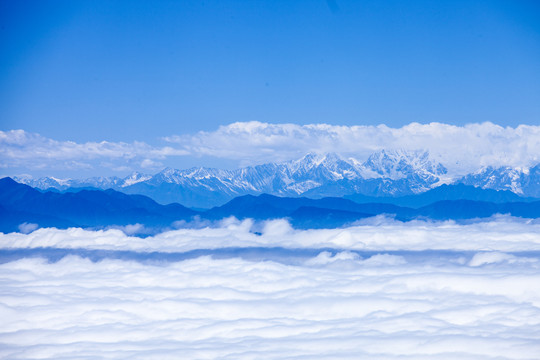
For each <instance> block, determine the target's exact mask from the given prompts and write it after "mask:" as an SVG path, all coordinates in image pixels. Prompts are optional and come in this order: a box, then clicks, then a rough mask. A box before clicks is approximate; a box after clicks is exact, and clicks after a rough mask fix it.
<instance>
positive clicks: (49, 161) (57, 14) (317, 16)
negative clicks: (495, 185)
mask: <svg viewBox="0 0 540 360" xmlns="http://www.w3.org/2000/svg"><path fill="white" fill-rule="evenodd" d="M0 49H1V52H2V56H1V57H0V131H2V134H0V159H2V162H3V164H4V165H3V166H0V172H3V173H4V174H12V173H35V174H37V173H38V168H39V169H40V174H41V175H45V174H52V173H57V174H74V173H75V174H78V171H80V170H81V169H86V171H87V172H88V174H90V173H91V172H93V173H95V174H98V173H100V172H101V173H103V174H104V173H109V174H111V173H118V172H124V173H125V172H127V171H131V170H136V169H139V170H144V169H147V170H148V171H157V170H158V169H160V167H162V166H166V165H169V166H173V167H186V166H194V165H210V166H218V167H235V166H239V165H246V164H252V163H260V162H264V161H268V160H272V159H279V160H283V159H284V158H285V157H286V156H300V155H301V153H302V152H304V151H308V150H309V151H312V150H313V149H312V147H313V146H311V148H310V145H309V144H310V141H311V140H309V141H308V140H306V139H311V138H312V136H314V135H313V134H312V132H314V133H317V134H320V133H321V132H320V131H319V130H317V129H316V130H313V129H312V128H298V129H300V130H298V129H296V130H291V129H290V128H287V127H274V126H272V125H268V126H267V125H265V124H287V123H288V124H295V125H298V126H302V125H306V124H322V123H325V124H330V125H333V126H337V125H343V126H348V127H351V126H355V125H361V126H364V125H366V126H378V125H380V124H386V125H387V126H389V127H390V128H395V129H401V130H400V131H399V134H401V135H396V136H397V138H400V136H402V135H403V134H412V135H415V133H414V131H413V132H411V129H413V130H414V129H417V128H415V127H414V126H413V127H410V128H406V129H403V127H404V126H407V125H408V124H411V123H413V122H418V123H421V124H429V123H431V122H439V123H445V124H450V125H455V126H459V127H460V130H459V131H465V133H467V135H465V136H464V137H463V138H464V139H465V138H466V139H469V140H470V141H474V139H476V138H478V137H485V138H486V139H488V138H489V139H495V140H496V141H498V140H497V139H499V140H500V139H504V141H505V143H507V144H514V143H515V140H516V138H517V139H518V140H520V139H522V140H523V141H522V142H523V143H527V144H529V145H526V146H525V147H522V146H519V145H517V148H518V149H519V151H517V152H515V153H512V154H511V155H509V156H510V157H511V156H513V157H515V158H523V159H527V161H529V160H531V158H534V159H533V160H535V161H536V158H537V157H534V156H532V157H531V154H532V155H534V154H535V151H536V149H537V147H536V145H538V143H539V142H538V138H539V135H538V132H537V130H538V129H536V128H534V129H532V130H531V129H529V130H527V131H525V133H526V134H527V135H526V136H525V135H523V132H521V131H516V132H508V131H506V133H505V134H503V135H501V134H500V133H501V132H504V131H505V130H504V129H501V128H493V127H492V126H485V127H484V128H482V129H480V130H479V129H478V128H472V129H471V128H469V129H468V130H467V129H465V128H463V126H465V125H466V124H471V123H478V124H481V123H484V122H491V123H493V124H496V125H500V126H502V127H506V126H511V127H516V126H518V125H519V124H526V125H537V124H538V123H539V119H540V3H538V2H537V1H496V0H490V1H343V0H328V1H204V2H203V1H152V2H151V1H46V2H45V1H0ZM237 122H239V123H240V124H241V125H240V126H232V127H227V126H228V125H229V124H233V123H237ZM253 122H256V123H253ZM220 126H225V128H223V129H221V130H220V129H219V127H220ZM15 129H21V130H23V131H24V132H23V133H20V132H10V133H8V131H10V130H15ZM254 129H255V130H254ZM423 129H424V130H425V131H432V130H433V131H434V132H433V133H432V135H433V134H436V133H437V132H438V131H448V129H446V130H442V129H445V128H444V127H435V128H434V127H429V126H426V127H425V128H423ZM312 130H313V131H312ZM364 130H365V129H364ZM364 130H359V131H356V130H354V131H353V130H349V128H345V129H341V130H340V129H339V128H335V129H334V128H333V130H331V131H330V132H325V133H324V136H325V137H328V136H329V137H330V138H331V139H332V141H331V142H326V143H329V144H336V141H338V140H339V141H338V143H339V142H340V141H341V140H340V139H341V138H342V137H347V136H348V133H349V132H354V133H355V134H360V133H361V135H358V136H359V137H358V139H360V138H362V139H364V138H369V137H370V136H371V135H370V134H372V133H373V131H375V132H377V134H378V135H373V137H374V138H375V139H379V137H380V139H381V141H383V142H384V141H385V139H386V140H388V139H394V140H395V139H396V137H395V136H394V135H395V134H394V135H392V136H394V137H392V136H390V137H387V136H386V135H384V134H387V133H388V131H390V130H388V129H382V130H381V129H378V130H373V129H372V128H368V129H367V130H365V131H364ZM417 130H418V129H417ZM424 130H421V131H420V130H418V131H420V133H422V131H424ZM200 131H204V132H205V133H203V134H201V133H199V132H200ZM306 131H307V132H308V133H310V135H306V136H304V138H302V139H301V141H303V142H302V144H307V145H306V146H304V147H299V148H295V150H294V151H289V152H287V151H284V152H281V153H280V154H278V151H277V150H276V149H278V150H279V149H285V148H287V147H288V146H287V145H288V144H292V143H294V142H296V141H297V140H298V136H297V135H298V134H299V133H302V132H306ZM415 131H416V130H415ZM459 131H458V132H459ZM323 132H324V131H323ZM456 133H457V132H455V133H454V135H455V134H456ZM283 134H288V135H290V136H289V138H287V139H285V140H283V139H282V140H281V142H278V143H272V144H270V145H271V146H273V148H272V149H270V150H269V149H268V148H265V147H264V146H266V145H268V144H269V143H271V142H272V140H271V139H273V138H275V137H276V136H277V137H279V136H281V135H283ZM335 134H338V135H335ZM381 134H382V135H381ZM270 135H272V136H273V138H271V137H269V136H270ZM379 135H380V136H379ZM302 136H303V135H302ZM336 136H337V137H336ZM355 136H356V135H355ZM366 136H367V137H366ZM433 136H434V135H433ZM164 137H169V140H171V139H172V141H165V140H164ZM250 137H254V138H257V139H259V140H257V141H258V142H257V143H256V144H255V145H254V144H253V141H252V140H251V139H250ZM440 138H441V137H440V136H435V137H433V138H432V139H431V140H429V141H427V144H428V145H429V144H432V145H433V143H434V141H432V140H433V139H435V142H437V141H440V140H439V139H440ZM448 138H449V139H455V137H452V136H449V137H448ZM236 139H243V140H245V141H247V142H250V141H251V143H249V144H247V145H245V144H244V143H242V142H241V141H240V142H237V143H236V141H235V140H236ZM336 139H337V140H336ZM471 139H473V140H471ZM506 139H508V141H506ZM531 139H532V140H531ZM323 140H324V139H323ZM349 140H350V139H349ZM394 140H392V141H394ZM469 140H468V141H469ZM102 141H107V142H108V143H105V144H104V145H103V144H101V142H102ZM318 141H319V140H314V141H312V142H311V143H312V144H315V145H317V146H318V147H316V149H320V148H321V146H319V145H318V144H322V143H325V141H326V140H324V141H322V142H318ZM344 141H346V140H344ZM355 141H356V140H355ZM396 141H398V140H396ZM449 141H450V140H449ZM452 141H454V140H452ZM70 142H74V143H75V144H72V143H70ZM398 142H399V141H398ZM499 142H500V141H499ZM96 144H98V145H96ZM99 144H101V145H99ZM261 144H262V145H264V146H262V147H261ZM531 144H532V146H531ZM270 145H269V146H270ZM389 145H391V144H390V143H380V144H377V145H373V144H371V145H370V149H371V150H373V149H375V148H380V147H385V146H389ZM412 145H415V146H417V147H421V146H422V145H423V144H422V143H420V144H416V143H415V144H412ZM235 146H236V148H235V149H231V147H235ZM257 146H258V147H257ZM527 146H528V147H527ZM405 147H406V146H405ZM473 148H474V146H473ZM21 149H22V150H21ZM245 149H249V151H251V150H253V151H254V152H253V153H249V154H247V153H246V151H245ZM332 149H333V148H332V147H331V148H330V149H329V150H332ZM350 149H351V150H354V149H356V148H355V147H354V146H353V147H351V148H350ZM474 149H476V148H474ZM478 149H480V150H482V149H484V150H485V149H489V146H486V145H485V144H482V145H481V146H480V147H479V148H478ZM325 150H328V149H325ZM441 151H445V150H444V149H443V150H441ZM449 151H450V150H449ZM452 151H455V149H452ZM15 153H16V154H15ZM14 154H15V155H14ZM144 154H151V155H148V156H146V155H144ZM503 154H508V152H503ZM496 156H499V155H493V154H491V158H495V157H496ZM171 159H174V161H173V160H171ZM209 159H210V160H209ZM27 160H32V161H33V162H32V164H30V162H28V161H27ZM145 160H146V161H145ZM25 161H26V162H25ZM54 161H56V162H55V163H54V164H53V162H54ZM143 161H144V162H143ZM122 162H123V164H120V163H122ZM511 163H512V164H515V161H514V162H511ZM136 164H138V165H136ZM479 164H480V162H479ZM15 165H16V166H15ZM38 165H39V166H38ZM53 165H54V166H53ZM6 169H7V170H6ZM60 170H62V171H63V173H62V172H60ZM98 170H99V171H98ZM105 170H106V171H105Z"/></svg>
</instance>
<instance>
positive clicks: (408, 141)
mask: <svg viewBox="0 0 540 360" xmlns="http://www.w3.org/2000/svg"><path fill="white" fill-rule="evenodd" d="M162 141H164V144H163V146H151V145H149V144H146V143H144V142H140V141H134V142H132V143H124V142H107V141H101V142H100V141H97V142H87V143H75V142H72V141H57V140H53V139H49V138H45V137H43V136H41V135H39V134H32V133H28V132H26V131H24V130H11V131H5V132H4V131H0V159H1V160H2V167H3V168H4V171H6V169H7V170H9V169H19V170H20V169H28V170H29V171H31V170H37V169H44V168H45V169H46V168H50V169H94V170H96V169H99V168H107V169H117V170H144V169H147V170H155V169H160V168H162V167H164V166H165V165H167V164H168V163H169V162H170V161H171V160H172V159H178V158H182V157H197V158H214V159H226V160H230V161H234V162H236V163H237V164H238V165H239V166H245V165H254V164H261V163H266V162H276V161H286V160H292V159H297V158H299V157H301V156H303V155H305V154H306V153H309V152H317V153H324V152H336V153H339V154H341V155H343V156H347V157H348V156H350V157H354V158H356V159H359V160H365V159H366V158H367V157H368V156H369V155H370V154H372V153H373V152H375V151H378V150H381V149H405V150H428V151H429V152H430V154H431V155H432V156H433V158H434V159H435V160H437V161H440V162H441V163H443V165H445V166H446V167H447V168H448V169H449V170H450V172H451V173H456V174H458V173H459V174H464V173H467V172H471V171H474V170H477V169H479V168H481V167H483V166H488V165H492V166H503V165H505V166H506V165H508V166H515V167H526V166H531V165H535V164H536V163H538V162H540V126H530V125H520V126H518V127H516V128H512V127H501V126H498V125H495V124H493V123H489V122H485V123H477V124H469V125H465V126H455V125H448V124H441V123H430V124H419V123H411V124H409V125H406V126H403V127H401V128H390V127H388V126H386V125H379V126H337V125H327V124H310V125H297V124H270V123H261V122H256V121H253V122H237V123H233V124H229V125H226V126H220V127H219V128H218V129H216V130H215V131H211V132H204V131H201V132H198V133H196V134H191V135H189V134H178V135H172V136H167V137H164V138H163V139H162Z"/></svg>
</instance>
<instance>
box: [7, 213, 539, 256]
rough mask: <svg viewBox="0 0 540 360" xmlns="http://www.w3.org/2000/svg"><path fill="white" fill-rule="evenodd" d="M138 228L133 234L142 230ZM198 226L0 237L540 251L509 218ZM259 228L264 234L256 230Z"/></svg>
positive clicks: (93, 243)
mask: <svg viewBox="0 0 540 360" xmlns="http://www.w3.org/2000/svg"><path fill="white" fill-rule="evenodd" d="M181 225H182V224H180V225H179V226H181ZM137 226H138V225H134V226H133V227H130V229H136V228H137ZM208 226H213V227H208ZM195 227H196V228H181V229H178V230H173V231H168V232H163V233H160V234H158V235H155V236H150V237H146V238H138V237H130V236H127V235H125V233H124V232H122V231H120V230H118V229H109V230H100V231H89V230H83V229H80V228H71V229H67V230H57V229H38V230H36V231H34V232H32V233H31V234H28V235H23V234H19V233H10V234H0V248H6V249H18V248H42V247H56V248H66V249H77V248H87V249H102V250H118V249H124V250H133V251H162V252H184V251H190V250H196V249H219V248H225V247H282V248H288V249H321V250H323V249H325V248H333V249H341V250H361V251H391V250H392V251H397V250H406V251H422V250H428V249H431V250H454V251H475V252H481V251H500V252H516V251H540V223H538V222H535V221H532V220H523V219H514V218H509V217H503V218H501V217H497V218H493V219H492V220H491V221H486V222H481V223H472V224H468V225H460V224H457V223H455V222H452V221H445V222H423V221H411V222H406V223H402V222H399V221H391V220H388V221H387V222H385V223H383V224H375V225H369V224H367V225H360V226H352V227H348V228H345V229H326V230H294V229H293V228H291V226H290V225H289V223H288V222H287V221H286V220H274V221H268V222H263V223H262V226H261V225H260V224H256V223H254V222H253V220H250V219H248V220H244V221H238V220H236V219H234V218H229V219H225V220H224V221H221V222H219V223H217V224H210V223H206V222H202V223H200V224H199V223H198V224H197V226H195ZM201 227H203V228H201ZM255 227H256V228H257V231H259V230H260V231H261V232H262V235H258V234H256V233H254V232H253V231H252V230H253V229H254V228H255ZM261 229H262V230H261ZM123 230H127V229H124V228H123ZM128 232H129V231H128Z"/></svg>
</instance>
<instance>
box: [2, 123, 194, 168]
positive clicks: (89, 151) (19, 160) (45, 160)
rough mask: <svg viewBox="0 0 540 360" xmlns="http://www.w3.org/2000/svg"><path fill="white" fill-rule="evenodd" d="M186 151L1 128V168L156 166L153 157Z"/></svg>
mask: <svg viewBox="0 0 540 360" xmlns="http://www.w3.org/2000/svg"><path fill="white" fill-rule="evenodd" d="M186 154H187V152H186V151H185V150H181V149H175V148H172V147H170V146H165V147H152V146H150V145H148V144H146V143H144V142H140V141H135V142H132V143H124V142H109V141H100V142H86V143H76V142H73V141H57V140H54V139H49V138H46V137H43V136H41V135H39V134H35V133H29V132H26V131H24V130H11V131H0V159H1V160H2V165H3V167H4V168H13V167H25V168H28V169H44V168H45V169H46V168H64V169H90V168H93V167H94V166H96V164H99V165H100V166H106V167H111V168H113V167H115V166H118V162H121V163H134V164H139V163H140V166H142V167H152V166H154V167H155V166H156V165H160V164H159V163H157V162H155V160H156V159H165V158H167V157H170V156H180V155H186Z"/></svg>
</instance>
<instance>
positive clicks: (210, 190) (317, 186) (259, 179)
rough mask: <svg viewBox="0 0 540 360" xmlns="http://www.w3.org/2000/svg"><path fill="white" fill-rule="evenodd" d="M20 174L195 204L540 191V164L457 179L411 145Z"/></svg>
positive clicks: (51, 183) (55, 184) (41, 182)
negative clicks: (462, 190) (468, 188)
mask: <svg viewBox="0 0 540 360" xmlns="http://www.w3.org/2000/svg"><path fill="white" fill-rule="evenodd" d="M16 180H17V181H19V182H22V183H25V184H28V185H30V186H33V187H36V188H39V189H43V190H46V189H49V188H56V189H58V190H61V191H63V190H67V189H69V188H83V187H94V188H99V189H109V188H112V189H115V190H120V191H122V192H125V193H129V194H142V195H147V196H150V197H152V198H154V199H155V200H157V201H158V202H161V203H164V204H165V203H171V202H179V203H181V204H184V205H187V206H195V207H211V206H215V205H220V204H223V203H225V202H226V201H228V200H231V199H232V198H234V197H236V196H240V195H246V194H253V195H257V194H263V193H267V194H273V195H279V196H300V195H301V196H307V197H315V198H317V197H323V196H344V195H348V194H364V195H369V196H403V195H412V194H418V193H422V192H425V191H427V190H430V189H432V188H435V187H437V186H439V185H442V184H451V183H455V182H458V183H464V184H467V185H473V186H479V187H483V188H486V189H494V190H511V191H513V192H514V193H516V194H520V195H525V196H531V197H540V165H537V166H536V167H533V168H530V169H528V168H527V169H519V168H510V167H501V168H493V167H487V168H484V169H481V170H479V171H477V172H475V173H472V174H469V175H467V176H465V177H463V178H461V179H457V180H456V179H454V178H451V177H450V176H449V175H448V174H447V170H446V168H445V167H444V166H443V165H442V164H440V163H439V162H437V161H434V160H433V159H432V158H431V157H430V154H429V153H428V152H427V151H404V150H391V151H390V150H381V151H378V152H376V153H374V154H371V156H369V157H368V159H367V160H366V161H364V162H360V161H359V160H357V159H354V158H347V159H345V158H343V157H341V156H340V155H338V154H335V153H327V154H318V153H310V154H307V155H305V156H303V157H302V158H300V159H298V160H292V161H287V162H284V163H268V164H262V165H256V166H249V167H245V168H241V169H237V170H222V169H215V168H204V167H194V168H190V169H185V170H177V169H173V168H165V169H163V170H162V171H160V172H159V173H157V174H155V175H153V176H152V175H146V174H140V173H136V172H135V173H132V174H130V175H129V176H127V177H125V178H118V177H94V178H89V179H83V180H73V179H57V178H53V177H49V178H41V179H37V180H34V179H31V178H28V177H20V178H16Z"/></svg>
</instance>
